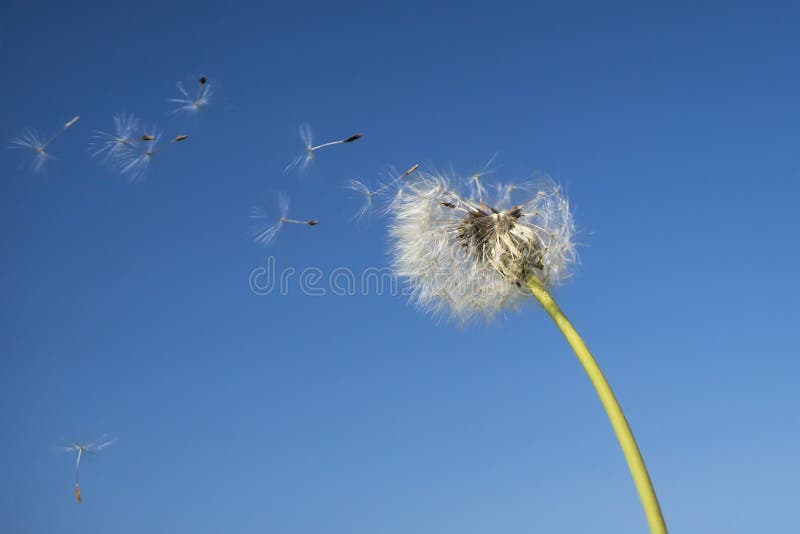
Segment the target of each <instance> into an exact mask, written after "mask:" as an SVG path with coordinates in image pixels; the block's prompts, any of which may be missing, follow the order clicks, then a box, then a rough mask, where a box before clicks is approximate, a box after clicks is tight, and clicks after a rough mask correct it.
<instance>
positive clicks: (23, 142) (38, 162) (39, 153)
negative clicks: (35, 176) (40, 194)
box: [9, 115, 81, 172]
mask: <svg viewBox="0 0 800 534" xmlns="http://www.w3.org/2000/svg"><path fill="white" fill-rule="evenodd" d="M80 118H81V117H80V115H76V116H74V117H73V118H72V119H70V120H69V121H68V122H67V123H66V124H64V126H62V127H61V129H60V130H59V131H58V132H56V133H55V135H53V136H52V137H50V139H45V137H44V136H42V135H41V134H39V132H38V131H36V130H34V129H32V128H29V129H28V130H26V131H25V132H23V134H22V135H20V136H19V137H14V138H13V139H11V144H10V145H9V148H21V149H25V150H29V151H32V152H33V153H34V157H33V162H32V164H31V168H32V170H33V172H40V171H41V170H42V169H44V165H45V163H46V162H47V160H48V159H50V158H52V156H51V155H50V153H49V152H47V147H49V146H50V145H51V144H52V143H53V141H55V140H56V139H58V137H59V136H60V135H61V134H63V133H64V132H66V131H67V130H68V129H69V128H70V127H71V126H72V125H74V124H75V123H76V122H78V119H80Z"/></svg>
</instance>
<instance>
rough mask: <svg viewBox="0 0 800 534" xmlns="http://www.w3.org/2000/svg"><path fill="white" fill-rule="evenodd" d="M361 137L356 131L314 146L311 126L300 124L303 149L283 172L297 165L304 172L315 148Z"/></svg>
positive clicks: (312, 157)
mask: <svg viewBox="0 0 800 534" xmlns="http://www.w3.org/2000/svg"><path fill="white" fill-rule="evenodd" d="M362 137H363V134H360V133H357V134H353V135H351V136H349V137H345V138H344V139H339V140H338V141H329V142H327V143H322V144H321V145H316V146H314V141H313V133H312V132H311V126H309V125H308V124H301V125H300V139H301V140H302V142H303V148H304V151H303V153H302V154H300V155H299V156H297V157H296V158H294V159H293V160H292V161H290V162H289V164H288V165H286V167H285V168H284V169H283V172H289V171H290V170H292V169H293V168H295V167H298V168H299V169H300V171H301V172H304V171H305V170H306V169H307V168H308V166H309V165H310V164H311V162H312V161H313V160H314V156H315V154H316V152H317V150H320V149H321V148H325V147H329V146H333V145H341V144H344V143H352V142H353V141H357V140H359V139H361V138H362Z"/></svg>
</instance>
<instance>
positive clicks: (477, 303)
mask: <svg viewBox="0 0 800 534" xmlns="http://www.w3.org/2000/svg"><path fill="white" fill-rule="evenodd" d="M467 185H472V184H469V182H468V184H467ZM472 189H473V190H474V189H475V188H474V187H473V188H472ZM513 189H514V190H515V191H518V192H522V193H526V194H527V198H526V199H525V200H524V201H522V202H519V203H516V204H511V203H510V197H511V196H512V195H511V190H509V189H508V186H506V187H505V188H501V189H500V194H499V195H498V198H497V199H489V198H486V190H484V189H480V190H478V191H475V196H476V197H479V198H475V197H464V196H462V195H461V193H460V192H459V190H458V187H457V185H455V184H454V183H452V182H451V180H449V179H447V178H445V177H442V176H438V175H430V174H423V173H419V174H418V178H417V179H416V180H415V181H413V182H410V183H407V184H406V185H405V186H404V188H403V190H402V194H401V195H399V196H398V198H397V200H396V202H394V204H393V206H392V209H391V215H392V217H393V222H392V225H391V230H390V235H391V238H392V252H393V254H394V264H395V268H396V270H397V272H398V274H400V275H401V276H404V277H406V278H407V279H408V280H409V283H410V286H411V289H412V291H413V293H412V299H413V300H414V301H416V303H417V304H419V305H420V306H421V307H423V308H426V309H428V310H430V311H432V312H433V313H435V314H439V315H449V316H452V317H454V318H456V319H457V320H459V321H461V322H466V321H468V320H470V319H472V318H473V317H476V316H483V317H484V318H486V319H491V318H493V317H494V316H495V315H496V314H497V313H498V312H499V311H501V310H503V309H511V308H514V307H516V306H517V305H518V304H519V303H520V302H522V301H523V299H524V298H525V297H526V296H528V295H529V293H528V292H527V290H526V289H525V287H524V282H525V279H526V278H527V277H528V276H530V275H533V276H536V277H537V278H538V279H539V280H540V281H541V282H542V283H543V284H545V285H546V286H548V287H552V286H556V285H558V284H559V283H560V282H561V281H563V280H564V279H565V278H566V277H567V276H568V275H569V269H570V267H571V266H572V264H574V263H575V261H576V260H577V255H576V253H575V245H574V243H573V241H572V239H573V235H574V231H575V229H574V224H573V221H572V215H571V213H570V211H569V203H568V202H567V200H566V198H565V197H564V196H563V194H562V192H561V190H560V189H559V188H558V187H557V186H556V185H555V184H553V183H552V182H546V183H543V184H541V185H540V186H538V187H530V186H515V187H514V188H513ZM504 197H505V198H504ZM490 200H491V201H492V203H491V204H487V203H488V202H489V201H490Z"/></svg>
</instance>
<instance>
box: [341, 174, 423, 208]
mask: <svg viewBox="0 0 800 534" xmlns="http://www.w3.org/2000/svg"><path fill="white" fill-rule="evenodd" d="M417 169H419V163H415V164H414V165H412V166H411V167H409V168H408V169H406V170H405V172H403V173H402V174H400V175H398V174H397V172H393V173H392V178H391V179H390V180H389V181H388V182H386V183H385V184H382V185H381V186H380V187H378V188H377V189H375V190H371V189H370V188H369V187H368V186H367V185H366V184H365V183H363V182H361V181H360V180H350V183H349V184H348V185H347V187H348V189H351V190H353V191H355V192H356V193H358V194H359V195H361V196H362V197H363V198H364V202H363V204H362V205H361V208H360V209H359V210H358V212H356V219H361V218H363V217H364V216H365V215H366V214H367V213H368V212H369V210H370V209H372V203H373V199H375V198H379V197H380V196H381V195H383V194H385V193H386V191H387V190H388V189H389V188H391V187H394V186H396V185H397V184H399V183H400V182H401V181H402V180H403V179H404V178H406V177H407V176H409V175H410V174H412V173H413V172H414V171H416V170H417Z"/></svg>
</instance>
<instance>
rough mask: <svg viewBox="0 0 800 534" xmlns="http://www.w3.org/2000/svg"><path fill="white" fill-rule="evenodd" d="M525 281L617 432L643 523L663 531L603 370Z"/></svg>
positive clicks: (535, 286)
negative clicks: (587, 378) (643, 519)
mask: <svg viewBox="0 0 800 534" xmlns="http://www.w3.org/2000/svg"><path fill="white" fill-rule="evenodd" d="M525 283H526V285H527V286H528V288H529V289H530V290H531V292H532V293H533V295H534V296H535V297H536V299H537V300H538V301H539V303H540V304H541V305H542V307H543V308H544V309H545V310H546V311H547V313H548V314H549V315H550V318H551V319H553V321H554V322H555V323H556V325H557V326H558V328H559V330H561V333H562V334H564V337H565V338H566V339H567V343H569V345H570V347H572V350H574V351H575V355H576V356H577V357H578V360H579V361H580V362H581V365H582V366H583V369H584V370H585V371H586V374H587V375H589V380H591V382H592V385H593V386H594V389H595V390H596V391H597V396H598V397H600V402H601V403H602V404H603V408H605V410H606V414H608V418H609V419H610V420H611V426H612V427H613V428H614V433H615V434H616V435H617V440H619V444H620V446H621V447H622V453H623V454H624V455H625V460H626V461H627V462H628V468H629V469H630V471H631V475H632V476H633V482H634V483H635V484H636V490H637V491H638V492H639V498H640V499H641V500H642V507H644V514H645V516H646V517H647V523H648V524H649V525H650V532H651V533H652V534H666V533H667V525H666V524H665V523H664V517H663V516H662V515H661V508H660V507H659V505H658V499H657V498H656V492H655V490H654V489H653V483H652V482H651V481H650V475H648V474H647V467H645V465H644V460H643V459H642V454H641V453H640V452H639V447H638V446H637V445H636V440H635V439H634V437H633V433H632V432H631V428H630V426H628V421H627V420H626V419H625V414H623V413H622V408H621V407H620V405H619V402H617V399H616V397H615V396H614V392H613V391H612V390H611V386H609V385H608V382H607V381H606V378H605V377H604V376H603V372H602V371H601V370H600V367H599V366H598V365H597V362H596V361H595V359H594V357H593V356H592V353H591V352H589V349H588V348H586V344H585V343H584V342H583V340H582V339H581V337H580V336H579V335H578V332H577V331H576V330H575V328H574V327H573V326H572V324H571V323H570V322H569V320H568V319H567V317H566V316H565V315H564V312H562V311H561V308H559V307H558V304H556V301H555V300H553V297H551V296H550V293H548V291H547V289H545V287H544V286H543V285H542V283H541V282H540V281H539V280H538V279H537V278H536V277H535V276H529V277H528V279H527V280H526V281H525Z"/></svg>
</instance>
